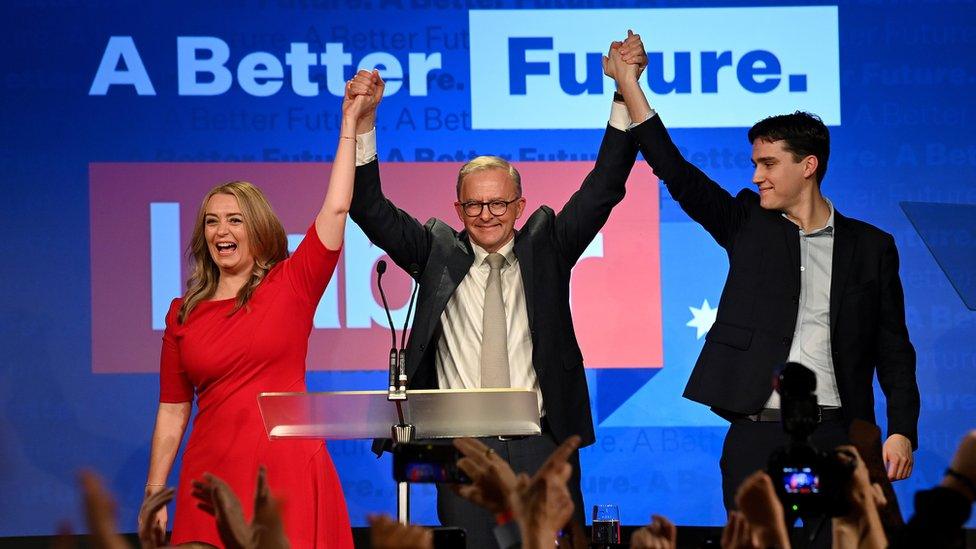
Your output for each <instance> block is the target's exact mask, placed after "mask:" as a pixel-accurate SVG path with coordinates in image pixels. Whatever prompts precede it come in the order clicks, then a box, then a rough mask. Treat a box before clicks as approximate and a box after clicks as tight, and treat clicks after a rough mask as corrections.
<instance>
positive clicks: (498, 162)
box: [457, 156, 522, 200]
mask: <svg viewBox="0 0 976 549" xmlns="http://www.w3.org/2000/svg"><path fill="white" fill-rule="evenodd" d="M485 170H504V171H505V172H506V173H508V177H510V178H511V179H512V182H513V183H515V198H521V197H522V176H521V175H519V172H518V170H516V169H515V166H513V165H512V164H511V162H509V161H508V160H505V159H504V158H502V157H500V156H479V157H476V158H472V159H471V160H469V161H468V162H467V163H466V164H465V165H463V166H461V170H460V171H458V178H457V197H458V200H460V199H461V182H462V181H464V178H465V176H467V175H469V174H472V173H475V172H483V171H485Z"/></svg>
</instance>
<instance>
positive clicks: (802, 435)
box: [767, 362, 854, 522]
mask: <svg viewBox="0 0 976 549" xmlns="http://www.w3.org/2000/svg"><path fill="white" fill-rule="evenodd" d="M773 386H774V388H775V389H776V391H777V392H779V395H780V413H781V417H782V423H783V430H784V431H785V432H786V434H787V435H788V436H789V442H788V443H787V444H786V446H783V447H782V448H779V449H777V450H776V451H774V452H773V454H772V455H771V456H770V457H769V463H768V465H767V472H768V473H769V478H770V479H772V481H773V486H775V488H776V494H777V495H778V496H779V500H780V502H781V503H782V504H783V510H784V511H785V513H786V517H787V519H788V522H792V521H791V520H789V519H793V520H795V519H796V518H797V517H822V516H829V517H836V516H843V515H846V514H847V513H848V512H849V509H850V503H849V501H848V497H847V491H848V490H847V488H848V486H849V483H850V481H851V476H852V474H853V472H854V464H853V463H852V462H851V461H850V460H848V459H843V458H842V457H841V456H839V455H838V454H837V452H835V451H834V450H833V449H830V450H827V451H824V450H820V449H818V448H816V447H814V446H813V445H812V444H810V435H811V434H812V433H813V431H814V430H815V429H816V428H817V425H818V424H819V423H820V419H821V417H820V413H821V412H820V407H819V406H818V405H817V395H816V393H815V391H816V389H817V376H816V375H815V374H814V373H813V371H812V370H810V369H809V368H807V367H805V366H803V365H802V364H798V363H796V362H787V363H786V364H784V365H783V366H782V367H781V368H780V369H779V371H778V373H777V375H776V377H775V378H774V382H773Z"/></svg>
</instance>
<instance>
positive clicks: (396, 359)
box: [376, 259, 399, 393]
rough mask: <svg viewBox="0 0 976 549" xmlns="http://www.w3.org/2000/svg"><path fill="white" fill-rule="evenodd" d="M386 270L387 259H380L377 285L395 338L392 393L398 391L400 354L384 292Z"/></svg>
mask: <svg viewBox="0 0 976 549" xmlns="http://www.w3.org/2000/svg"><path fill="white" fill-rule="evenodd" d="M385 272H386V261H384V260H382V259H381V260H379V262H378V263H377V264H376V287H377V288H378V289H379V291H380V298H382V299H383V310H385V311H386V320H387V321H388V322H389V323H390V334H391V337H392V339H393V343H391V344H390V387H389V391H390V392H391V393H392V392H393V391H396V382H397V374H398V373H399V372H397V370H398V368H397V363H398V362H399V354H398V353H397V346H396V328H394V327H393V316H392V315H391V314H390V306H389V305H388V304H387V302H386V293H385V292H383V273H385Z"/></svg>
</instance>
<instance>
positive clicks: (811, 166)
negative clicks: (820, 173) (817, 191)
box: [802, 154, 820, 179]
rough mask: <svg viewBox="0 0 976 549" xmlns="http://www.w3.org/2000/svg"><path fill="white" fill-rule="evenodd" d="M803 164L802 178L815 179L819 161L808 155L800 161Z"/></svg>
mask: <svg viewBox="0 0 976 549" xmlns="http://www.w3.org/2000/svg"><path fill="white" fill-rule="evenodd" d="M802 162H803V177H805V178H807V179H810V178H813V177H816V175H817V168H819V167H820V161H819V160H817V157H816V156H814V155H812V154H811V155H808V156H807V157H806V158H804V159H803V160H802Z"/></svg>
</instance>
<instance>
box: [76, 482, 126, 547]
mask: <svg viewBox="0 0 976 549" xmlns="http://www.w3.org/2000/svg"><path fill="white" fill-rule="evenodd" d="M80 476H81V479H80V480H81V493H82V498H83V500H84V502H85V518H86V519H87V521H88V531H89V532H90V537H89V542H90V545H91V546H92V547H95V548H96V549H128V547H129V544H128V543H126V542H125V539H124V538H123V537H122V536H120V535H119V533H118V530H117V529H116V517H115V508H116V505H115V500H114V499H113V498H112V495H111V494H109V493H108V492H107V491H106V490H105V488H104V486H103V485H102V480H101V479H100V478H99V477H98V475H96V474H95V473H93V472H91V471H83V472H82V473H81V475H80Z"/></svg>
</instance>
